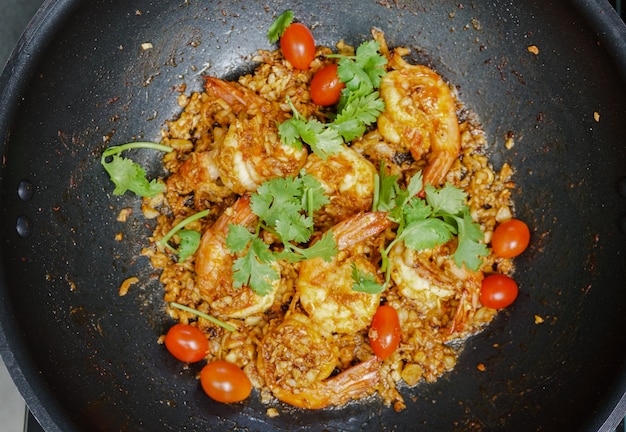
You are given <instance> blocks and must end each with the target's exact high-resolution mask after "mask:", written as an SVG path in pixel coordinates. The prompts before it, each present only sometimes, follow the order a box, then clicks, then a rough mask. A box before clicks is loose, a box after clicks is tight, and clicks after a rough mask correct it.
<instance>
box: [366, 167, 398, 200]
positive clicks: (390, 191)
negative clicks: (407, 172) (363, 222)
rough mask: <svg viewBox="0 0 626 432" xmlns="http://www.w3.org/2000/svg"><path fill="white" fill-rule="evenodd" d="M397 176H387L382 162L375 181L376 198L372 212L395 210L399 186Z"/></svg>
mask: <svg viewBox="0 0 626 432" xmlns="http://www.w3.org/2000/svg"><path fill="white" fill-rule="evenodd" d="M398 178H399V177H398V176H397V175H393V176H390V175H387V173H386V172H385V164H384V163H383V162H382V161H381V162H380V170H379V172H378V174H376V177H375V180H374V198H373V200H372V201H373V203H372V211H387V212H388V211H390V210H392V209H393V208H395V198H396V192H397V185H398Z"/></svg>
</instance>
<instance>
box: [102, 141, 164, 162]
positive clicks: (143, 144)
mask: <svg viewBox="0 0 626 432" xmlns="http://www.w3.org/2000/svg"><path fill="white" fill-rule="evenodd" d="M139 148H144V149H152V150H159V151H163V152H166V153H169V152H171V151H174V149H173V148H171V147H169V146H166V145H164V144H158V143H155V142H150V141H137V142H130V143H126V144H121V145H117V146H111V147H109V148H107V149H106V150H104V151H103V152H102V157H103V158H106V157H108V156H113V155H114V154H118V153H121V152H123V151H125V150H131V149H139Z"/></svg>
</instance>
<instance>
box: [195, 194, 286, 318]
mask: <svg viewBox="0 0 626 432" xmlns="http://www.w3.org/2000/svg"><path fill="white" fill-rule="evenodd" d="M256 222H257V216H256V215H255V214H254V213H253V212H252V210H250V196H249V195H248V194H245V195H243V196H241V198H239V200H237V202H235V204H234V205H233V206H232V207H230V208H228V209H227V210H226V211H225V212H224V213H223V214H222V215H221V216H220V217H219V218H218V219H217V221H215V223H214V224H213V225H212V226H211V227H210V228H208V229H207V230H206V231H205V232H204V234H203V235H202V239H201V241H200V246H199V247H198V251H197V252H196V261H195V270H196V286H197V288H198V290H199V292H200V295H201V297H202V298H203V300H205V301H207V302H208V303H209V304H210V305H211V309H212V311H213V312H214V313H216V314H218V315H222V316H227V317H231V318H245V317H247V316H250V315H253V314H257V313H261V312H263V311H265V310H267V309H268V308H269V307H270V306H271V305H272V303H273V302H274V294H275V292H276V288H277V286H278V283H279V281H277V282H276V283H275V285H274V290H273V291H272V292H270V293H269V294H267V295H265V296H260V295H258V294H256V293H255V292H254V291H252V290H251V289H250V288H249V287H247V286H242V287H241V288H236V287H234V286H233V272H232V266H233V262H234V260H235V256H234V255H233V254H231V252H230V250H228V248H227V247H226V236H227V234H228V225H229V224H238V225H243V226H246V227H253V226H254V225H255V224H256Z"/></svg>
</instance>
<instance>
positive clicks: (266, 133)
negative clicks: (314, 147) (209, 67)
mask: <svg viewBox="0 0 626 432" xmlns="http://www.w3.org/2000/svg"><path fill="white" fill-rule="evenodd" d="M205 88H206V91H207V93H209V94H212V95H213V96H214V97H216V98H218V100H219V101H221V102H223V103H224V104H225V105H226V106H228V107H230V108H231V109H232V111H233V112H234V113H235V114H237V117H236V119H235V120H234V121H232V122H231V123H230V125H229V127H228V131H227V132H226V135H225V137H224V139H223V140H222V141H221V142H219V143H217V145H216V146H215V148H214V149H212V150H210V163H211V164H213V165H214V167H215V169H214V170H213V171H212V172H213V173H215V174H218V175H219V178H220V179H221V180H222V182H223V183H224V184H225V185H226V186H227V187H229V188H230V189H231V190H232V191H233V192H235V193H238V194H243V193H244V192H246V191H250V192H252V191H255V190H256V189H257V187H258V186H259V185H260V184H261V183H263V182H265V181H267V180H271V179H273V178H276V177H287V176H290V175H294V174H297V173H298V172H299V171H300V169H301V168H302V167H303V166H304V164H305V163H306V159H307V150H306V148H304V147H303V148H301V149H296V148H295V147H292V146H288V145H285V144H283V143H281V141H280V137H279V136H278V127H277V125H276V124H277V122H282V121H284V120H285V119H286V114H285V112H283V111H282V110H281V109H280V105H279V104H278V103H276V102H271V101H268V100H266V99H264V98H263V97H261V96H259V95H258V94H257V93H255V92H253V91H252V90H249V89H247V88H246V87H244V86H241V85H239V84H237V83H233V82H228V81H223V80H221V79H218V78H213V77H205Z"/></svg>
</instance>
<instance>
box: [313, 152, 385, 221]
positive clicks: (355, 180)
mask: <svg viewBox="0 0 626 432" xmlns="http://www.w3.org/2000/svg"><path fill="white" fill-rule="evenodd" d="M304 169H305V171H306V172H307V173H309V174H311V175H312V176H313V177H315V178H316V179H317V180H318V181H319V182H320V183H321V184H322V187H323V188H324V192H325V194H326V195H327V196H328V197H329V199H330V203H329V204H327V205H325V206H324V208H323V213H324V214H326V215H328V216H329V217H330V219H331V220H332V221H333V222H338V221H341V220H344V219H346V218H348V217H350V216H353V215H354V214H356V213H358V212H364V211H368V210H370V209H371V208H372V199H373V196H374V179H375V175H376V169H375V168H374V165H373V164H372V163H371V162H370V161H368V160H367V159H365V158H364V157H363V156H361V155H360V154H359V153H357V152H356V151H354V150H353V149H351V148H349V147H346V148H344V149H343V150H342V151H341V152H339V153H337V154H334V155H331V156H329V157H328V158H326V159H325V160H324V159H321V158H320V157H319V156H317V155H316V154H313V153H311V154H310V155H309V157H308V159H307V163H306V165H305V166H304Z"/></svg>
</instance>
